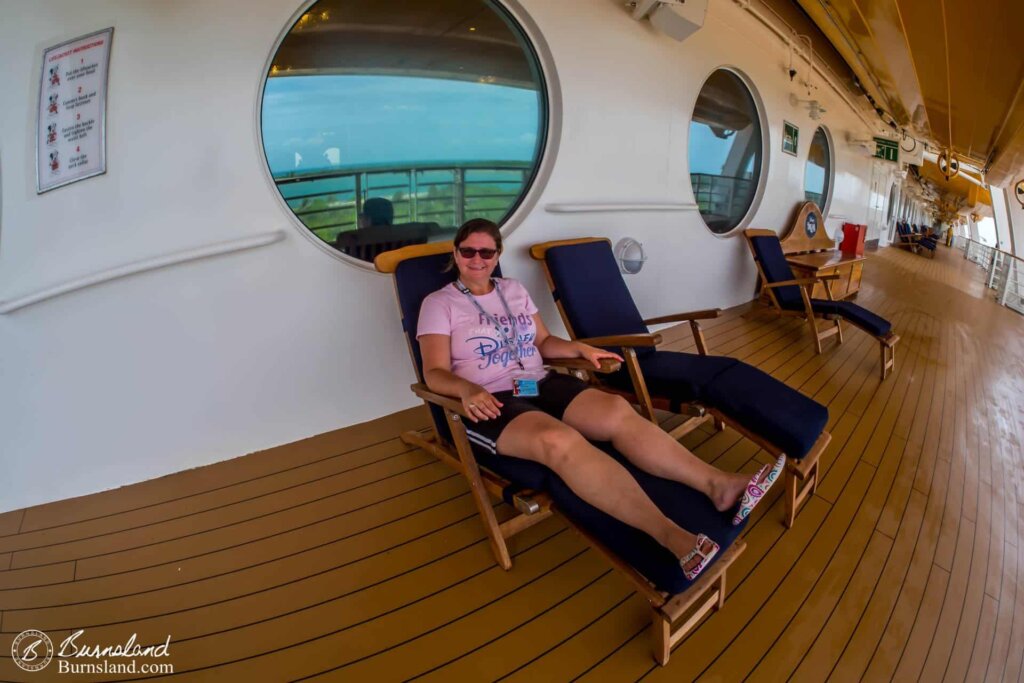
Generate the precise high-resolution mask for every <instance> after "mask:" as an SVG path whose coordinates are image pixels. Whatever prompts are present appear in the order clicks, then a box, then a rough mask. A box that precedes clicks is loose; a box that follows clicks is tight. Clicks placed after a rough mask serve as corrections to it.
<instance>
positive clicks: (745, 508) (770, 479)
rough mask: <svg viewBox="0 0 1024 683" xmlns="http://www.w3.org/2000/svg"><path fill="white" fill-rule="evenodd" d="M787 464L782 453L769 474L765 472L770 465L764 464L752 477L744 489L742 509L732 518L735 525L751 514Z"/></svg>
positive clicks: (741, 502)
mask: <svg viewBox="0 0 1024 683" xmlns="http://www.w3.org/2000/svg"><path fill="white" fill-rule="evenodd" d="M785 466H786V456H785V455H780V456H779V459H778V460H776V461H775V464H774V465H772V468H771V469H770V470H768V474H765V473H764V472H765V470H767V469H768V465H764V466H763V467H762V468H761V469H759V470H758V471H757V474H755V475H754V476H753V477H752V478H751V480H750V483H749V484H747V488H746V489H744V491H743V497H742V498H740V509H739V510H737V511H736V514H735V515H733V518H732V525H733V526H737V525H738V524H742V523H743V520H745V519H746V518H747V517H748V516H750V513H751V512H752V511H753V510H754V508H755V507H757V504H758V503H760V502H761V499H762V498H764V494H766V493H768V489H770V488H771V487H772V484H774V483H775V481H776V480H777V479H778V478H779V475H780V474H782V468H783V467H785ZM762 476H764V479H763V480H762V479H761V477H762Z"/></svg>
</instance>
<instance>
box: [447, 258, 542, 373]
mask: <svg viewBox="0 0 1024 683" xmlns="http://www.w3.org/2000/svg"><path fill="white" fill-rule="evenodd" d="M453 284H454V285H455V288H456V289H458V290H459V291H460V292H462V293H463V294H465V295H466V298H468V299H469V300H470V301H472V302H473V305H474V306H476V310H477V311H479V312H480V315H481V316H482V317H483V318H484V320H486V321H487V322H489V323H490V324H492V325H494V329H495V330H496V331H497V332H498V336H499V337H501V340H502V341H503V342H505V346H507V347H508V350H509V353H510V354H512V359H513V360H514V361H515V362H516V365H518V366H519V369H520V370H526V366H525V365H523V361H522V359H520V358H519V347H518V346H517V344H518V342H519V330H518V329H517V328H516V319H515V317H514V316H513V315H512V310H511V309H510V308H509V307H508V302H507V301H505V295H504V294H502V293H501V288H500V287H498V281H497V280H495V279H494V278H491V284H492V285H494V291H495V292H497V293H498V298H499V299H501V305H502V306H504V307H505V315H507V316H508V323H509V325H510V326H511V327H512V339H509V337H508V335H507V334H505V330H504V328H502V326H501V323H499V322H498V320H497V318H495V317H494V316H493V315H491V314H490V313H488V312H487V311H485V310H484V308H483V306H481V305H480V302H479V301H477V300H476V297H474V296H473V293H472V292H471V291H469V287H467V286H466V285H464V284H462V281H461V280H455V282H454V283H453Z"/></svg>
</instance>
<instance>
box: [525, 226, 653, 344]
mask: <svg viewBox="0 0 1024 683" xmlns="http://www.w3.org/2000/svg"><path fill="white" fill-rule="evenodd" d="M544 261H545V263H547V266H548V270H549V271H550V272H551V279H552V280H553V281H554V282H555V283H557V284H556V288H555V290H554V291H553V292H552V295H553V296H554V298H555V301H557V302H559V303H561V304H562V310H564V311H565V316H566V318H568V320H569V325H570V326H571V327H572V330H573V333H574V335H575V336H576V338H579V339H585V338H587V337H607V336H618V335H627V334H647V333H648V329H647V326H646V325H644V319H643V316H641V315H640V311H639V309H637V307H636V303H635V302H634V301H633V295H632V294H630V292H629V288H628V287H626V282H625V281H624V280H623V279H622V274H621V273H620V272H619V265H618V264H617V263H616V262H615V256H614V255H613V254H612V248H611V245H609V244H608V242H606V241H604V240H600V241H596V242H586V243H583V244H572V245H563V246H560V247H552V248H550V249H548V250H547V253H546V254H545V255H544ZM617 350H618V349H616V351H617ZM653 352H654V349H653V347H639V348H637V349H636V354H637V356H640V357H642V356H647V355H650V354H652V353H653Z"/></svg>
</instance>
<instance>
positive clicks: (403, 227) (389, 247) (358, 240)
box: [334, 223, 437, 261]
mask: <svg viewBox="0 0 1024 683" xmlns="http://www.w3.org/2000/svg"><path fill="white" fill-rule="evenodd" d="M432 228H433V229H435V230H436V229H437V224H436V223H400V224H398V225H371V226H369V227H365V228H359V229H357V230H347V231H345V232H339V233H338V236H337V237H336V238H335V241H334V246H335V247H337V248H338V249H339V250H340V251H343V252H345V253H346V254H348V255H349V256H355V257H356V258H359V259H362V260H364V261H373V259H375V258H376V257H377V255H378V254H382V253H384V252H385V251H393V250H395V249H400V248H401V247H406V246H410V245H413V244H426V242H427V238H428V237H429V236H430V232H431V229H432Z"/></svg>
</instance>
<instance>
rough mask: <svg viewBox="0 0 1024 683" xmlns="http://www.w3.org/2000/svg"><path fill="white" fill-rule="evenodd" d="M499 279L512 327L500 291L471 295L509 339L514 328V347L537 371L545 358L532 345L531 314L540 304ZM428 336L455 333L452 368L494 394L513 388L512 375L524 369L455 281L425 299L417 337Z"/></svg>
mask: <svg viewBox="0 0 1024 683" xmlns="http://www.w3.org/2000/svg"><path fill="white" fill-rule="evenodd" d="M495 282H496V283H497V286H498V287H499V288H501V293H502V295H504V297H505V301H507V302H508V312H509V313H511V314H512V318H513V319H514V322H515V326H514V328H513V325H512V321H511V320H510V319H509V316H508V313H506V311H505V307H504V306H503V305H502V303H501V298H500V297H499V296H498V292H497V291H496V290H492V291H491V292H490V293H489V294H484V295H483V296H474V297H473V298H474V299H476V301H477V303H479V304H480V307H481V308H483V309H484V311H485V312H486V313H489V314H490V315H491V317H492V318H493V319H494V320H496V321H498V323H500V324H501V326H502V328H503V330H504V332H505V335H507V337H508V338H509V339H510V340H511V339H512V338H513V336H512V334H513V329H515V332H516V334H517V335H518V341H517V342H516V348H517V349H518V351H519V357H520V359H521V360H522V362H523V366H524V367H525V368H526V369H527V370H539V369H540V368H541V367H543V365H544V362H543V361H542V360H541V357H540V352H539V351H538V350H537V347H536V346H535V345H534V340H535V339H536V338H537V328H536V326H535V325H534V324H533V314H534V313H536V312H537V306H536V305H535V304H534V303H533V299H531V298H530V293H529V292H527V291H526V288H525V287H523V285H522V284H520V283H519V282H517V281H516V280H509V279H506V278H495ZM425 334H443V335H445V336H448V337H451V339H452V341H451V344H452V372H453V373H454V374H455V375H457V376H458V377H462V378H463V379H466V380H469V381H470V382H473V383H474V384H479V385H480V386H482V387H483V388H484V389H486V390H487V391H489V392H491V393H495V392H498V391H511V390H512V377H513V375H514V374H515V373H518V372H520V369H519V365H518V364H517V363H516V361H515V358H514V356H513V354H512V353H511V352H510V351H509V348H508V346H507V345H506V344H505V342H504V340H503V339H502V337H501V335H500V334H499V333H498V331H497V330H496V329H495V328H494V325H493V324H492V323H491V322H489V321H488V320H487V319H486V318H484V316H482V315H480V311H478V310H477V308H476V306H474V305H473V302H472V301H470V299H469V297H468V296H466V295H465V294H463V293H462V292H460V291H459V290H458V289H457V288H456V287H455V285H454V284H451V285H447V286H445V287H442V288H441V289H439V290H437V291H436V292H434V293H432V294H430V295H429V296H427V298H426V299H424V300H423V306H422V307H421V308H420V319H419V324H418V325H417V326H416V338H417V339H419V338H420V337H422V336H423V335H425Z"/></svg>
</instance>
